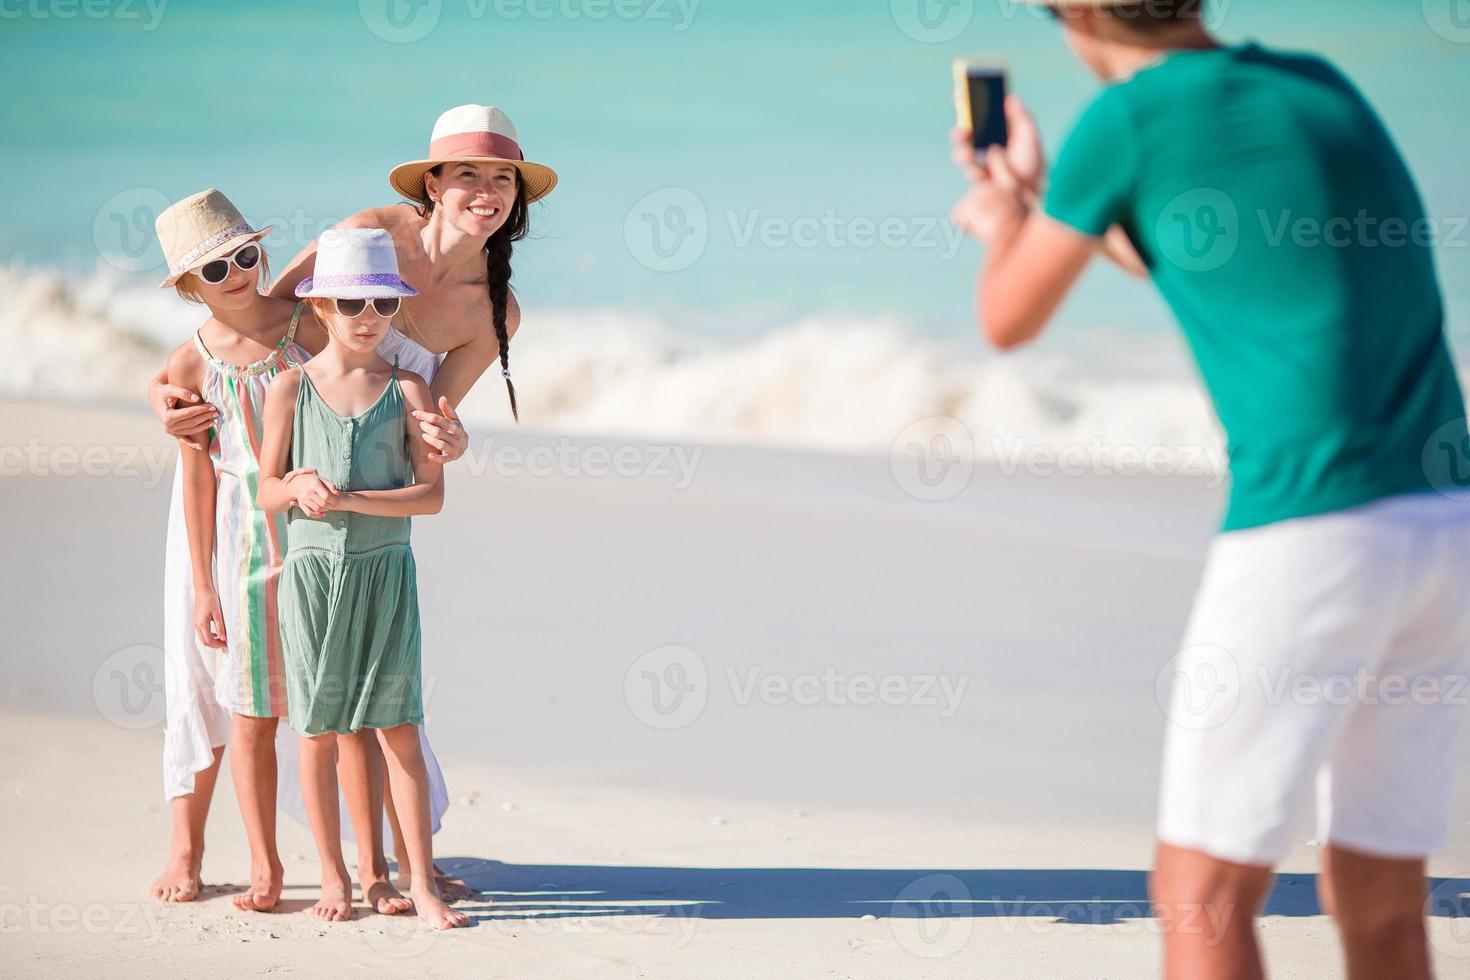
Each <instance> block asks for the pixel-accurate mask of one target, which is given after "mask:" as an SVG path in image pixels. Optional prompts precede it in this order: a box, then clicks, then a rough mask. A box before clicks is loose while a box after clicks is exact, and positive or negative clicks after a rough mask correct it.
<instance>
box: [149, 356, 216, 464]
mask: <svg viewBox="0 0 1470 980" xmlns="http://www.w3.org/2000/svg"><path fill="white" fill-rule="evenodd" d="M148 407H149V408H151V409H152V410H153V414H154V415H156V416H158V421H159V422H161V423H163V431H164V432H167V433H168V434H169V435H171V436H173V437H174V438H175V439H177V440H179V444H180V445H181V446H184V447H187V448H189V449H198V450H203V449H208V448H209V427H210V426H212V425H214V420H215V416H216V414H217V412H216V409H215V407H214V406H213V405H211V404H209V403H208V402H206V401H204V400H203V399H202V398H200V397H199V393H198V392H196V391H191V390H189V389H188V388H185V387H183V386H181V385H176V384H170V383H169V380H168V366H167V365H164V368H163V370H161V371H159V372H158V374H157V375H155V376H154V378H153V380H152V381H150V382H149V383H148Z"/></svg>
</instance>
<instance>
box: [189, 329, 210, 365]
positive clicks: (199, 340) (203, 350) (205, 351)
mask: <svg viewBox="0 0 1470 980" xmlns="http://www.w3.org/2000/svg"><path fill="white" fill-rule="evenodd" d="M194 349H195V350H197V351H198V352H199V356H200V357H202V358H204V359H205V360H206V361H209V362H213V361H214V355H213V354H211V353H210V352H209V348H208V347H205V346H204V338H203V337H202V336H200V332H199V331H198V330H195V331H194Z"/></svg>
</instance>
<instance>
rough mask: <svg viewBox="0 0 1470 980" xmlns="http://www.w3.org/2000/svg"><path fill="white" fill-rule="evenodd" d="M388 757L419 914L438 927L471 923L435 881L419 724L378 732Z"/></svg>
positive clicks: (390, 780) (389, 773) (410, 892)
mask: <svg viewBox="0 0 1470 980" xmlns="http://www.w3.org/2000/svg"><path fill="white" fill-rule="evenodd" d="M378 738H379V739H380V740H381V741H382V743H383V748H384V750H385V752H384V754H385V755H386V756H387V761H388V780H389V783H390V784H391V785H392V787H393V799H394V800H395V801H396V803H397V806H398V817H399V820H400V821H401V823H402V825H403V837H404V848H405V852H406V853H407V855H408V860H409V866H410V867H411V868H412V869H413V870H412V877H411V878H410V880H409V886H408V893H409V895H410V896H411V897H412V898H413V904H414V908H415V909H416V910H417V911H418V914H419V918H421V919H423V920H425V921H426V922H428V923H429V924H430V925H432V926H433V927H434V928H435V929H452V928H454V927H455V926H465V925H469V922H470V920H469V916H467V915H465V914H464V913H463V912H458V911H456V910H454V909H452V908H450V907H449V906H448V905H446V904H445V902H444V899H443V898H441V897H440V895H439V889H438V888H437V887H435V885H434V875H433V866H434V857H433V844H432V841H431V835H430V833H429V778H428V774H427V773H426V772H425V771H424V756H423V753H422V752H420V751H419V732H418V727H417V726H416V725H398V726H397V727H394V728H385V729H383V730H381V731H379V732H378Z"/></svg>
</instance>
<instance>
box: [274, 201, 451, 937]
mask: <svg viewBox="0 0 1470 980" xmlns="http://www.w3.org/2000/svg"><path fill="white" fill-rule="evenodd" d="M296 292H297V295H298V296H300V297H303V298H306V299H307V301H308V302H309V303H311V304H312V308H313V310H314V311H315V312H316V315H317V318H318V320H319V321H320V322H321V323H323V324H324V325H325V326H326V328H327V333H328V341H327V346H326V349H325V350H323V351H322V352H321V353H320V354H318V355H317V356H316V357H315V358H313V359H312V360H311V361H310V362H308V364H307V365H305V366H302V367H299V368H294V369H292V370H289V371H283V372H281V373H280V374H279V375H277V377H276V378H275V380H274V381H272V382H271V386H270V391H269V392H268V393H267V395H266V403H265V424H264V428H265V432H264V444H263V447H262V449H261V455H260V471H261V483H260V490H259V493H258V495H257V500H258V502H259V504H260V506H261V507H262V508H263V509H264V510H266V511H270V512H279V511H287V514H288V516H287V534H286V541H287V547H286V557H285V560H284V562H283V563H282V568H281V576H280V586H279V588H280V612H279V619H280V632H281V646H282V652H283V655H284V660H285V675H286V700H287V708H288V717H289V719H290V723H291V727H292V728H294V729H296V731H297V732H299V733H300V734H301V736H302V749H301V789H302V794H303V796H304V797H305V800H306V809H307V816H308V818H309V819H310V822H311V828H312V836H313V837H314V838H315V839H316V846H317V853H318V856H319V857H320V859H321V866H322V897H321V900H320V901H319V902H317V904H316V905H315V906H314V907H313V909H312V913H313V914H314V915H316V916H317V917H318V918H321V919H323V920H326V921H343V920H346V919H349V918H351V916H352V883H351V879H350V878H349V877H348V874H347V866H346V863H345V862H344V861H343V857H342V846H341V819H342V818H341V813H340V811H339V809H338V802H337V801H338V797H337V771H336V766H337V748H338V746H337V740H338V739H339V738H343V739H369V738H376V739H377V740H378V741H379V742H380V744H381V745H382V748H383V754H384V756H385V758H386V760H387V765H388V778H389V781H390V784H391V786H392V789H393V798H394V801H395V803H396V805H397V806H398V816H399V821H400V823H401V824H402V827H403V833H404V838H405V844H406V847H407V850H408V852H409V853H408V857H409V860H410V864H411V866H412V872H411V873H412V878H411V880H410V883H409V895H410V897H411V898H412V900H413V902H414V906H415V908H416V909H417V911H418V914H419V916H420V917H422V918H424V919H425V920H426V921H428V922H429V923H430V924H431V925H433V926H434V927H435V928H439V929H447V928H451V927H453V926H462V925H467V924H468V922H469V919H468V918H467V917H466V916H465V915H464V914H463V913H460V912H457V911H455V910H454V909H451V908H450V907H449V906H448V905H446V904H445V903H444V901H443V899H442V898H441V897H440V895H439V892H438V890H437V888H436V887H435V884H434V877H433V874H432V870H431V869H432V868H433V860H432V853H431V845H430V833H431V829H430V823H431V815H430V812H429V786H428V775H427V770H426V768H425V764H424V758H423V755H422V753H421V751H420V747H419V732H418V726H420V725H421V724H423V714H424V712H423V692H422V682H421V674H420V659H419V657H420V650H419V646H420V635H419V614H418V591H417V580H416V572H415V566H414V559H413V551H412V550H411V548H410V546H409V518H410V517H411V516H412V515H415V514H435V513H438V512H439V509H440V508H441V506H442V505H443V501H444V485H443V481H442V473H441V464H440V463H438V462H437V461H435V460H433V459H431V458H430V450H429V447H428V446H427V445H426V444H425V443H424V441H423V440H422V439H420V438H418V437H417V433H418V428H417V425H418V423H417V421H416V420H415V419H413V417H412V416H411V415H410V414H409V413H410V412H411V411H414V410H423V411H427V410H429V409H430V408H431V406H432V405H433V400H432V398H431V397H430V395H429V386H428V384H427V383H426V382H425V381H424V379H423V378H421V377H419V376H418V375H416V374H413V373H411V372H408V371H400V370H399V369H398V367H397V365H396V364H392V365H390V364H389V363H388V362H386V361H384V360H383V358H382V357H380V356H379V355H378V353H377V347H378V344H379V342H380V341H381V340H382V339H383V336H384V334H385V333H386V332H387V330H388V328H389V326H390V322H391V320H392V318H393V316H394V314H396V313H397V312H398V306H399V302H400V299H401V298H402V297H404V296H413V295H415V293H416V291H415V290H414V289H413V287H411V286H409V285H408V284H407V283H405V282H404V281H403V280H402V279H401V278H399V275H398V261H397V257H396V255H395V252H394V244H393V239H392V237H391V236H390V235H389V234H388V233H387V232H385V231H382V230H381V229H376V228H351V229H345V230H340V231H337V230H334V231H329V232H327V233H325V234H323V235H322V238H321V243H320V246H319V250H318V253H317V261H316V270H315V275H314V276H312V277H310V278H308V279H306V280H303V281H302V283H301V284H300V286H298V287H297V291H296ZM288 470H291V471H293V472H294V471H298V470H305V471H306V472H299V473H296V474H295V475H293V476H292V477H291V478H290V479H289V480H288V479H285V475H286V473H287V471H288ZM355 755H356V756H358V757H364V756H363V754H362V753H355ZM364 778H366V777H364Z"/></svg>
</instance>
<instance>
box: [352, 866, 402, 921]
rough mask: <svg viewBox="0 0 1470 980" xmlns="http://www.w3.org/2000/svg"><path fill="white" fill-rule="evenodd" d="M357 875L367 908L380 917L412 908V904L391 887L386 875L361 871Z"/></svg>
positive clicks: (391, 884)
mask: <svg viewBox="0 0 1470 980" xmlns="http://www.w3.org/2000/svg"><path fill="white" fill-rule="evenodd" d="M358 874H359V881H360V883H361V884H362V897H363V899H364V901H366V902H367V904H368V908H370V909H372V910H373V911H375V912H377V913H379V914H381V915H397V914H398V913H400V912H407V911H408V910H410V909H412V908H413V902H411V901H409V899H408V897H407V896H406V895H404V894H403V892H401V891H399V890H398V889H397V888H394V887H393V882H391V881H389V880H388V876H387V875H370V874H367V873H364V872H362V871H359V872H358Z"/></svg>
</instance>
